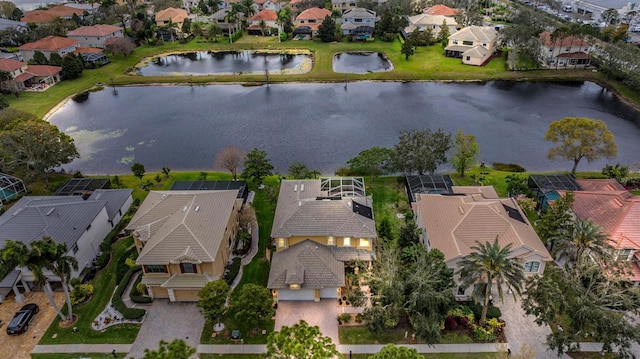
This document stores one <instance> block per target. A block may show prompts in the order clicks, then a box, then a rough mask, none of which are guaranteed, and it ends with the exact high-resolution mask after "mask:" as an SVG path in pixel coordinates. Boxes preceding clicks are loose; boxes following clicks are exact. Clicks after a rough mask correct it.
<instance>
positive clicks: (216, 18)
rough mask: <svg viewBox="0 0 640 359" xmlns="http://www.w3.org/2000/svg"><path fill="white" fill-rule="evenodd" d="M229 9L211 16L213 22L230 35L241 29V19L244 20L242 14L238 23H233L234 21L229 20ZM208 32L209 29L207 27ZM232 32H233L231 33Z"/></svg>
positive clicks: (221, 10)
mask: <svg viewBox="0 0 640 359" xmlns="http://www.w3.org/2000/svg"><path fill="white" fill-rule="evenodd" d="M228 14H229V9H228V8H227V9H220V10H218V11H216V12H215V13H214V14H213V15H211V22H213V23H215V24H217V25H218V26H219V27H220V30H222V32H223V33H224V34H228V33H229V32H236V31H238V29H240V26H241V24H240V18H242V16H243V14H242V13H240V14H239V15H238V18H237V20H236V21H231V20H232V19H230V18H228V17H227V16H228ZM204 30H205V31H206V30H207V28H206V27H205V28H204ZM230 30H231V31H230Z"/></svg>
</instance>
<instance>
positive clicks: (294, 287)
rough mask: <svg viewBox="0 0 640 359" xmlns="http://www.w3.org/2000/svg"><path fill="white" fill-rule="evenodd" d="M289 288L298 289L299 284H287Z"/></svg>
mask: <svg viewBox="0 0 640 359" xmlns="http://www.w3.org/2000/svg"><path fill="white" fill-rule="evenodd" d="M289 289H291V290H299V289H300V284H290V285H289Z"/></svg>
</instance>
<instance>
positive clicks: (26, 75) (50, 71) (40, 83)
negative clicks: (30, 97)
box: [0, 59, 62, 92]
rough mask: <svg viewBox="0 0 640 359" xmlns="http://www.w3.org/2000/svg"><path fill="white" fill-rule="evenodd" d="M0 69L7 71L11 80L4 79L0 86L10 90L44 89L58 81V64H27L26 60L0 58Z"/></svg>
mask: <svg viewBox="0 0 640 359" xmlns="http://www.w3.org/2000/svg"><path fill="white" fill-rule="evenodd" d="M0 70H2V71H7V72H9V74H10V75H11V80H9V81H4V82H3V83H2V86H1V88H2V89H4V90H7V91H11V92H19V91H25V90H30V89H34V90H35V89H37V90H45V89H47V88H48V87H50V86H52V85H54V84H56V83H58V82H60V72H61V71H62V68H61V67H59V66H49V65H29V64H27V63H26V62H22V61H17V60H11V59H0Z"/></svg>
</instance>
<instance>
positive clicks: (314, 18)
mask: <svg viewBox="0 0 640 359" xmlns="http://www.w3.org/2000/svg"><path fill="white" fill-rule="evenodd" d="M327 16H331V11H329V10H327V9H320V8H317V7H312V8H309V9H306V10H304V11H303V12H301V13H300V14H299V15H298V16H296V21H295V25H296V29H295V30H294V35H297V34H298V33H301V30H305V31H306V33H307V34H309V35H310V36H309V38H313V37H314V36H316V35H317V34H318V27H319V26H320V24H322V21H324V18H325V17H327ZM296 37H297V38H298V39H299V38H300V36H296Z"/></svg>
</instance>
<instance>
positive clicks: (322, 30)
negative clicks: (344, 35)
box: [318, 15, 336, 42]
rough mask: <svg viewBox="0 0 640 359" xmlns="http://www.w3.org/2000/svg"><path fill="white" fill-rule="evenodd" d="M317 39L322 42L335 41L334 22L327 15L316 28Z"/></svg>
mask: <svg viewBox="0 0 640 359" xmlns="http://www.w3.org/2000/svg"><path fill="white" fill-rule="evenodd" d="M318 37H319V38H320V40H321V41H322V42H331V41H335V39H336V22H335V20H333V18H332V17H331V16H329V15H327V16H325V18H324V20H322V24H320V26H318Z"/></svg>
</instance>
